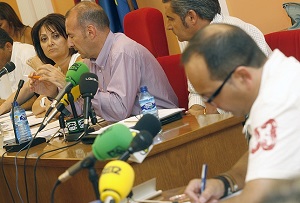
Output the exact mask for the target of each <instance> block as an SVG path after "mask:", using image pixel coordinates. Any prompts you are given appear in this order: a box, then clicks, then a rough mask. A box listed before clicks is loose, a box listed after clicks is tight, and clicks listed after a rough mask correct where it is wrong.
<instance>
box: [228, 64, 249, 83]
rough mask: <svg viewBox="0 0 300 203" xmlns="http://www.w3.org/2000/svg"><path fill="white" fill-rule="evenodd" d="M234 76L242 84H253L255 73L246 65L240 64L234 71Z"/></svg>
mask: <svg viewBox="0 0 300 203" xmlns="http://www.w3.org/2000/svg"><path fill="white" fill-rule="evenodd" d="M232 77H233V78H234V79H235V80H236V81H237V82H238V83H240V84H242V85H247V86H248V85H251V84H252V82H253V75H252V74H251V71H249V68H248V67H246V66H239V67H237V68H236V70H235V71H234V73H233V75H232Z"/></svg>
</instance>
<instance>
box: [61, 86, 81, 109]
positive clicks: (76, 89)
mask: <svg viewBox="0 0 300 203" xmlns="http://www.w3.org/2000/svg"><path fill="white" fill-rule="evenodd" d="M71 94H72V95H73V97H74V102H76V101H77V100H78V99H79V97H80V95H81V94H80V91H79V85H76V86H75V87H73V88H72V89H71ZM60 103H63V105H64V106H68V105H70V102H69V99H68V94H65V95H64V96H63V98H62V99H61V100H60Z"/></svg>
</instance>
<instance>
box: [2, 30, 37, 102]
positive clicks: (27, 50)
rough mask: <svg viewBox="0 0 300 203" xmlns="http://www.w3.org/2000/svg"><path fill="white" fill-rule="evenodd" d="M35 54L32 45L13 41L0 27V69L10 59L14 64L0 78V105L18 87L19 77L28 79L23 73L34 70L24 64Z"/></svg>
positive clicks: (26, 73) (27, 73)
mask: <svg viewBox="0 0 300 203" xmlns="http://www.w3.org/2000/svg"><path fill="white" fill-rule="evenodd" d="M35 55H36V53H35V50H34V47H33V46H32V45H30V44H23V43H20V42H13V39H12V38H11V37H10V36H9V35H8V34H7V32H6V31H4V30H3V29H1V28H0V69H2V68H3V67H4V66H5V64H6V63H7V62H10V61H12V62H13V63H14V64H15V66H16V68H15V70H13V71H12V72H10V73H8V74H6V75H3V76H2V77H1V78H0V87H1V91H0V105H1V104H2V103H3V102H4V101H5V100H6V99H7V98H8V97H9V96H10V95H11V94H12V93H13V92H15V91H16V90H17V89H18V83H19V81H20V80H21V79H23V80H24V81H25V82H26V81H27V80H28V77H27V76H25V75H29V74H30V73H31V72H33V71H34V70H33V69H32V68H31V67H30V66H29V65H27V64H26V61H27V60H28V59H29V58H31V57H33V56H35Z"/></svg>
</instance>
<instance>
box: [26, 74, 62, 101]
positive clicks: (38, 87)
mask: <svg viewBox="0 0 300 203" xmlns="http://www.w3.org/2000/svg"><path fill="white" fill-rule="evenodd" d="M36 75H37V74H36V73H35V72H33V73H31V74H30V75H29V78H30V79H29V87H30V90H31V91H33V92H36V93H38V94H43V95H46V96H49V97H52V98H54V97H56V95H57V91H58V89H57V87H56V85H54V84H53V83H51V82H47V81H42V80H40V79H41V78H39V79H34V78H32V76H36Z"/></svg>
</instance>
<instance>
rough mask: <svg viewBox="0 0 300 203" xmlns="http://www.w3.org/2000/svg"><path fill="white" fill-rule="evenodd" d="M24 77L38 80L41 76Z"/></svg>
mask: <svg viewBox="0 0 300 203" xmlns="http://www.w3.org/2000/svg"><path fill="white" fill-rule="evenodd" d="M24 76H25V77H29V78H33V79H39V78H40V77H41V76H39V75H33V76H30V75H24Z"/></svg>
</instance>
